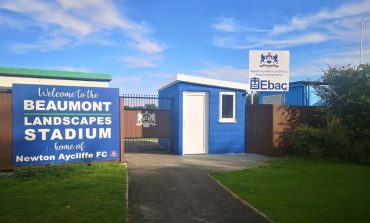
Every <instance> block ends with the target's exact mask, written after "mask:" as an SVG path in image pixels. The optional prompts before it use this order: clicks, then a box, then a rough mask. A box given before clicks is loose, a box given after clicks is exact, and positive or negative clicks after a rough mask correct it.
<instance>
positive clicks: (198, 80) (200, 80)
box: [158, 74, 249, 91]
mask: <svg viewBox="0 0 370 223" xmlns="http://www.w3.org/2000/svg"><path fill="white" fill-rule="evenodd" d="M177 82H187V83H193V84H201V85H208V86H217V87H224V88H231V89H239V90H245V91H247V90H248V89H249V84H245V83H238V82H232V81H223V80H217V79H210V78H204V77H195V76H190V75H184V74H177V75H176V76H175V78H173V79H171V80H170V81H168V82H166V83H164V84H162V85H161V86H159V88H158V90H161V89H163V88H166V87H168V86H170V85H172V84H175V83H177Z"/></svg>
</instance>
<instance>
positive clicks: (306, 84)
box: [289, 81, 327, 86]
mask: <svg viewBox="0 0 370 223" xmlns="http://www.w3.org/2000/svg"><path fill="white" fill-rule="evenodd" d="M297 84H302V85H305V86H308V85H310V86H314V85H327V84H326V83H324V82H321V81H294V82H290V83H289V85H297Z"/></svg>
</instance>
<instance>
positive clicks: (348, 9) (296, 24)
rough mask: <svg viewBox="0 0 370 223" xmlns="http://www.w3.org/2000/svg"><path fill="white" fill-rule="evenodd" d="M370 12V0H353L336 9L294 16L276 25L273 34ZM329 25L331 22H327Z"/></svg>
mask: <svg viewBox="0 0 370 223" xmlns="http://www.w3.org/2000/svg"><path fill="white" fill-rule="evenodd" d="M369 14H370V0H365V1H361V2H352V3H347V4H343V5H341V6H338V7H337V8H335V9H334V10H329V9H322V10H321V11H320V12H318V13H316V14H313V15H309V16H304V17H293V18H292V20H291V21H290V22H289V23H288V24H283V25H275V26H274V28H273V30H272V32H271V33H272V34H280V33H285V32H291V31H296V30H304V29H307V28H309V27H311V26H314V25H318V24H319V23H322V22H325V23H326V22H330V21H331V20H340V19H344V18H348V17H357V22H359V19H358V18H359V17H361V16H363V15H369ZM325 25H328V26H329V24H325Z"/></svg>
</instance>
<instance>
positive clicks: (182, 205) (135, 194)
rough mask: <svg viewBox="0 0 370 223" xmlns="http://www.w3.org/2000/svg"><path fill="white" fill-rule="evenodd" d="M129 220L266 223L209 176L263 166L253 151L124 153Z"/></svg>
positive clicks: (262, 158)
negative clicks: (191, 153)
mask: <svg viewBox="0 0 370 223" xmlns="http://www.w3.org/2000/svg"><path fill="white" fill-rule="evenodd" d="M126 160H127V164H128V176H129V193H128V197H129V199H128V200H129V222H134V223H135V222H162V223H163V222H171V223H172V222H175V223H181V222H228V223H229V222H230V223H231V222H256V223H258V222H268V221H267V220H266V219H264V218H263V217H262V216H260V215H258V214H256V213H255V212H253V211H252V210H251V209H249V208H247V207H245V206H243V205H242V204H241V203H240V202H239V201H237V200H235V199H234V198H232V197H231V196H230V194H229V193H228V192H226V191H225V190H224V189H223V188H221V187H220V185H218V184H217V183H216V182H215V181H214V180H212V179H211V178H210V177H209V176H208V174H209V173H211V172H221V171H232V170H240V169H245V168H247V167H251V166H256V165H260V164H263V161H266V160H267V158H266V157H264V156H259V155H255V154H239V155H192V156H175V155H169V154H160V153H159V154H143V153H128V154H126Z"/></svg>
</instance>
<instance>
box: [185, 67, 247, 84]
mask: <svg viewBox="0 0 370 223" xmlns="http://www.w3.org/2000/svg"><path fill="white" fill-rule="evenodd" d="M192 75H197V76H199V75H200V76H204V77H209V78H215V79H220V80H228V81H237V82H242V83H243V82H244V83H246V82H247V80H248V68H247V67H245V68H240V67H234V66H228V65H209V66H207V67H206V68H202V69H199V70H197V71H195V72H192Z"/></svg>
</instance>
